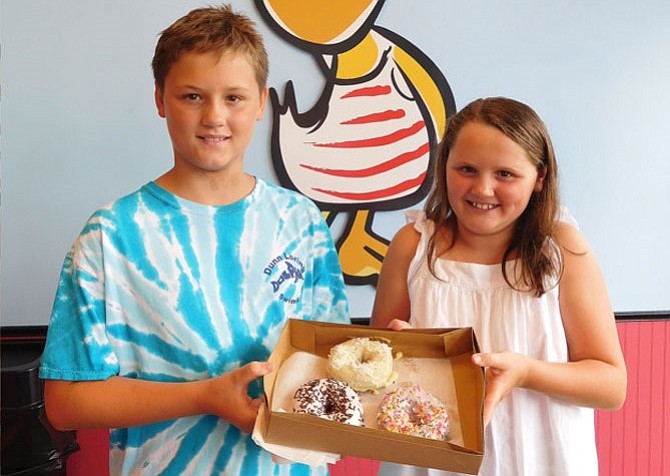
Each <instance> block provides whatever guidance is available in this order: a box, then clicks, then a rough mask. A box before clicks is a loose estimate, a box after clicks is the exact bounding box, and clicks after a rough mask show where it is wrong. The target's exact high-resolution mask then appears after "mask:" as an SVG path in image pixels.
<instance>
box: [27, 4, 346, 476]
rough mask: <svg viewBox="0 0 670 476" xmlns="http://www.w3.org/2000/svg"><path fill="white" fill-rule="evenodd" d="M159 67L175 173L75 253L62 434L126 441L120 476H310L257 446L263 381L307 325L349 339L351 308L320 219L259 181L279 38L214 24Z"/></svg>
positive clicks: (65, 330) (227, 21) (56, 361)
mask: <svg viewBox="0 0 670 476" xmlns="http://www.w3.org/2000/svg"><path fill="white" fill-rule="evenodd" d="M152 67H153V71H154V79H155V83H156V87H155V100H156V106H157V109H158V114H159V115H160V116H161V117H163V118H164V119H165V120H166V123H167V127H168V132H169V135H170V139H171V141H172V146H173V152H174V166H173V167H172V168H171V169H170V170H169V171H168V172H167V173H165V174H164V175H162V176H161V177H159V178H158V179H156V180H155V181H153V182H149V183H148V184H146V185H145V186H143V187H142V188H140V189H139V190H138V191H136V192H135V193H133V194H131V195H128V196H126V197H123V198H121V199H119V200H116V201H115V202H113V203H111V204H110V205H108V206H106V207H104V208H102V209H101V210H98V211H97V212H96V213H95V214H94V215H93V216H92V217H91V218H90V219H89V221H88V223H87V224H86V226H85V228H84V229H83V231H82V232H81V234H80V236H79V237H78V238H77V240H76V241H75V243H74V245H73V247H72V249H71V250H70V252H69V253H68V254H67V256H66V258H65V261H64V264H63V270H62V273H61V279H60V282H59V286H58V290H57V295H56V299H55V302H54V307H53V311H52V316H51V323H50V326H49V333H48V339H47V345H46V348H45V352H44V355H43V359H42V365H41V370H40V372H41V377H42V378H44V379H46V382H45V395H46V396H45V399H46V406H47V414H48V417H49V419H50V421H51V422H52V424H53V425H54V426H55V427H57V428H61V429H65V428H70V429H71V428H85V427H103V428H113V430H112V431H111V434H110V446H111V448H110V473H111V474H112V475H117V474H143V475H144V474H170V475H172V474H174V475H178V474H189V475H190V474H192V475H206V474H235V475H237V474H240V475H266V474H289V472H290V473H291V474H309V473H310V470H309V468H308V467H306V466H303V465H291V466H289V465H283V466H275V465H274V464H273V463H272V460H271V455H269V454H268V453H266V452H265V451H263V450H261V449H260V448H259V447H257V446H256V445H255V444H254V443H253V442H252V440H251V438H250V436H249V435H248V433H249V432H250V431H251V430H252V428H253V424H254V421H255V418H256V413H257V409H258V406H259V404H260V402H261V398H259V397H260V395H261V391H260V390H261V389H260V385H259V382H258V381H257V379H258V377H261V376H263V375H265V374H267V373H268V372H271V371H272V368H271V365H270V364H269V363H267V362H263V361H264V360H265V359H266V358H267V357H268V356H269V354H270V352H271V349H272V347H273V345H274V343H275V341H276V339H277V337H278V335H279V333H280V331H281V329H282V327H283V325H284V323H285V322H286V320H287V319H288V318H289V317H295V318H302V319H320V320H330V321H335V322H348V308H347V302H346V297H345V293H344V283H343V280H342V276H341V271H340V268H339V263H338V260H337V254H336V252H335V250H334V247H333V243H332V239H331V238H330V234H329V229H328V227H327V226H326V224H325V222H324V221H323V219H322V218H321V215H320V213H319V210H318V209H317V208H316V206H314V205H313V204H312V203H311V202H309V201H308V200H307V199H306V198H304V197H303V196H301V195H299V194H296V193H294V192H291V191H287V190H284V189H281V188H279V187H276V186H274V185H272V184H270V183H268V182H265V181H263V180H261V179H258V178H255V177H253V176H251V175H248V174H247V173H245V172H244V170H243V155H244V151H245V149H246V147H247V145H248V144H249V142H250V140H251V136H252V133H253V129H254V125H255V122H256V121H258V120H260V119H261V118H262V116H263V112H264V109H265V104H266V100H267V87H266V80H267V75H268V63H267V56H266V52H265V49H264V46H263V41H262V38H261V37H260V35H259V34H258V33H257V32H256V30H255V29H254V25H253V22H251V21H250V20H249V19H248V18H247V17H245V16H242V15H239V14H236V13H234V12H233V11H232V10H231V9H230V7H229V6H223V7H220V8H201V9H196V10H193V11H192V12H190V13H189V14H188V15H186V16H185V17H183V18H181V19H179V20H177V21H176V22H175V23H174V24H173V25H171V26H170V27H169V28H168V29H166V30H165V31H164V32H163V33H162V34H161V37H160V38H159V40H158V44H157V46H156V51H155V55H154V59H153V63H152ZM323 470H324V471H325V468H324V469H323Z"/></svg>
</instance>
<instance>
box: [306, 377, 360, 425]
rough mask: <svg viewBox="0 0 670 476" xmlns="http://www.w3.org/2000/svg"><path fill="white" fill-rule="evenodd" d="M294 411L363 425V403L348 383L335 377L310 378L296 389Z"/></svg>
mask: <svg viewBox="0 0 670 476" xmlns="http://www.w3.org/2000/svg"><path fill="white" fill-rule="evenodd" d="M293 411H294V412H295V413H307V414H308V415H315V416H318V417H320V418H325V419H327V420H332V421H338V422H340V423H348V424H349V425H356V426H363V405H362V403H361V399H360V397H359V396H358V394H357V393H356V392H355V391H354V390H353V389H352V388H351V387H350V386H349V385H347V384H346V383H344V382H340V381H339V380H336V379H333V378H322V379H316V380H310V381H309V382H307V383H305V384H303V385H302V386H301V387H300V388H298V390H296V392H295V395H294V396H293Z"/></svg>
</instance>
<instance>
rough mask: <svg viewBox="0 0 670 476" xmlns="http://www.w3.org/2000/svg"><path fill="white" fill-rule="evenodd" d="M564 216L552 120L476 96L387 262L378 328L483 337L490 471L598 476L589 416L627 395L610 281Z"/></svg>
mask: <svg viewBox="0 0 670 476" xmlns="http://www.w3.org/2000/svg"><path fill="white" fill-rule="evenodd" d="M566 215H567V213H566V212H564V211H561V210H560V208H559V200H558V185H557V170H556V159H555V157H554V151H553V147H552V144H551V140H550V138H549V135H548V132H547V130H546V127H545V125H544V123H543V122H542V121H541V119H540V118H539V117H538V116H537V114H536V113H535V112H534V111H533V110H532V109H531V108H530V107H528V106H527V105H525V104H522V103H520V102H518V101H514V100H512V99H507V98H487V99H478V100H476V101H474V102H472V103H471V104H469V105H468V106H466V107H465V108H464V109H463V110H461V111H460V112H459V113H458V114H456V115H455V116H453V117H452V118H451V120H450V121H449V123H448V125H447V130H446V132H445V136H444V138H443V140H442V143H441V144H440V150H439V153H438V158H437V162H436V171H435V183H434V186H433V189H432V191H431V193H430V195H429V197H428V199H427V201H426V206H425V213H420V214H417V216H416V217H415V221H414V222H413V223H410V224H408V225H405V226H404V227H403V228H401V229H400V230H399V231H398V233H397V234H396V236H395V237H394V238H393V241H392V242H391V245H390V248H389V250H388V253H387V255H386V258H385V260H384V264H383V267H382V271H381V275H380V278H379V283H378V287H377V294H376V297H375V303H374V307H373V311H372V322H371V325H373V326H378V327H390V328H392V329H396V330H400V329H403V328H406V327H410V326H411V327H472V328H473V329H474V331H475V334H476V336H477V340H478V342H479V345H480V348H481V349H482V353H480V354H476V355H474V356H473V357H472V361H473V363H475V364H476V365H480V366H482V367H484V368H485V369H486V378H487V383H486V396H485V402H484V424H485V456H484V460H483V462H482V466H481V469H480V474H481V475H486V476H491V475H514V476H523V475H533V476H537V475H541V474H552V475H561V476H568V475H577V474H578V475H579V476H584V475H597V474H598V461H597V455H596V447H595V435H594V424H593V410H592V409H593V408H603V409H618V408H619V407H621V405H622V404H623V401H624V399H625V394H626V378H627V377H626V369H625V364H624V360H623V356H622V352H621V348H620V345H619V340H618V336H617V331H616V326H615V323H614V316H613V312H612V309H611V306H610V302H609V298H608V295H607V290H606V287H605V283H604V281H603V277H602V275H601V272H600V270H599V267H598V264H597V263H596V259H595V257H594V255H593V252H592V251H591V250H590V249H589V247H588V245H587V243H586V241H585V239H584V237H583V236H582V235H581V234H580V233H579V231H578V230H577V229H576V227H575V225H574V222H570V218H569V217H568V216H566ZM379 474H380V475H383V474H395V475H410V474H412V475H419V474H431V475H432V474H447V473H442V472H438V471H435V470H427V469H422V468H413V467H408V466H405V467H402V466H398V465H390V464H382V466H381V468H380V472H379Z"/></svg>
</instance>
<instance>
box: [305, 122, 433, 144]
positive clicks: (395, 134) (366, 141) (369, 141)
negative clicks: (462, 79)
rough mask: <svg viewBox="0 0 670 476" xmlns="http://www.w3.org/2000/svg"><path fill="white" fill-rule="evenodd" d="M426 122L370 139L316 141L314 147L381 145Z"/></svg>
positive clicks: (413, 130)
mask: <svg viewBox="0 0 670 476" xmlns="http://www.w3.org/2000/svg"><path fill="white" fill-rule="evenodd" d="M425 124H426V123H425V122H423V121H418V122H416V123H414V124H413V125H411V126H410V127H407V128H405V129H399V130H397V131H395V132H392V133H391V134H387V135H385V136H379V137H370V138H368V139H359V140H349V141H343V142H329V143H327V142H314V143H313V144H312V145H314V147H330V148H333V149H353V148H362V147H378V146H381V145H388V144H393V143H394V142H398V141H401V140H403V139H406V138H408V137H411V136H412V135H414V134H416V133H418V132H420V131H422V130H423V128H424V127H425Z"/></svg>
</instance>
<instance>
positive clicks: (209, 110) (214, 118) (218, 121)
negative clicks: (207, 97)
mask: <svg viewBox="0 0 670 476" xmlns="http://www.w3.org/2000/svg"><path fill="white" fill-rule="evenodd" d="M225 122H226V110H225V108H224V107H223V106H222V105H220V104H217V103H210V104H208V105H207V107H206V108H205V110H204V111H203V115H202V123H203V124H204V125H205V126H208V127H219V126H222V125H223V124H225Z"/></svg>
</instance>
